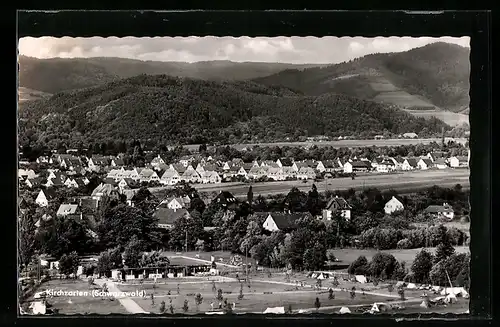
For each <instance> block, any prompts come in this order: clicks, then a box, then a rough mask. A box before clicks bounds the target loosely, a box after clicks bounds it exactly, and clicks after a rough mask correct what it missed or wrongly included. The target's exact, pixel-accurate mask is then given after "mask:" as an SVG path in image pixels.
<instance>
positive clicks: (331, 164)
mask: <svg viewBox="0 0 500 327" xmlns="http://www.w3.org/2000/svg"><path fill="white" fill-rule="evenodd" d="M322 163H323V166H324V167H325V168H336V167H338V163H337V162H335V161H334V160H323V161H322Z"/></svg>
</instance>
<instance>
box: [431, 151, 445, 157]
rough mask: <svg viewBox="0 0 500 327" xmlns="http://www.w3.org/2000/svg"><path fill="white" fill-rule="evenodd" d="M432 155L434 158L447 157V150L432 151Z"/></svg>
mask: <svg viewBox="0 0 500 327" xmlns="http://www.w3.org/2000/svg"><path fill="white" fill-rule="evenodd" d="M431 156H432V158H434V159H438V158H444V157H446V152H443V151H435V152H431Z"/></svg>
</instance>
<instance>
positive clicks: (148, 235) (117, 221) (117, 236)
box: [98, 204, 160, 248]
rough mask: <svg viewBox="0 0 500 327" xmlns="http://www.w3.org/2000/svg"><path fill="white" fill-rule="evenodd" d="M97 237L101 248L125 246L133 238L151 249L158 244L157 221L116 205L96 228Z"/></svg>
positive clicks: (136, 211)
mask: <svg viewBox="0 0 500 327" xmlns="http://www.w3.org/2000/svg"><path fill="white" fill-rule="evenodd" d="M98 235H99V239H100V241H101V245H102V246H103V248H110V247H115V246H125V245H126V244H127V243H128V242H129V241H130V240H131V238H132V237H133V236H135V237H136V238H137V239H138V240H139V241H140V242H142V243H143V245H144V247H145V248H152V247H155V246H156V245H159V243H160V235H159V232H158V225H157V219H155V218H153V217H152V216H150V215H147V214H145V213H144V212H143V211H142V210H141V209H138V208H133V207H130V206H127V205H122V204H121V205H118V206H116V207H114V208H111V209H110V210H108V211H107V212H106V213H105V214H104V217H103V220H102V221H100V223H99V226H98Z"/></svg>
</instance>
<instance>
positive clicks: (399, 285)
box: [396, 282, 406, 288]
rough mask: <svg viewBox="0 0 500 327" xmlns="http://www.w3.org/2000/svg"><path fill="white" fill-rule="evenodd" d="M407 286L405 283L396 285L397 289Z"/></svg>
mask: <svg viewBox="0 0 500 327" xmlns="http://www.w3.org/2000/svg"><path fill="white" fill-rule="evenodd" d="M405 285H406V283H405V282H397V283H396V287H397V288H399V287H404V286H405Z"/></svg>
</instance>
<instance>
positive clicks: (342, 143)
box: [184, 137, 467, 150]
mask: <svg viewBox="0 0 500 327" xmlns="http://www.w3.org/2000/svg"><path fill="white" fill-rule="evenodd" d="M452 140H453V141H455V142H457V143H462V144H465V143H466V142H467V139H465V138H457V139H454V138H450V137H446V138H445V142H448V141H452ZM431 142H437V143H440V142H441V139H440V138H429V139H386V140H337V141H322V142H319V141H310V142H275V143H249V144H228V145H229V146H230V147H233V148H235V149H238V150H241V149H243V148H251V147H254V146H256V145H258V146H260V147H269V146H280V147H282V146H290V147H297V146H300V147H309V146H312V145H317V146H318V147H325V146H332V147H334V148H343V147H348V148H355V147H368V146H378V147H382V146H398V145H410V144H429V143H431ZM199 146H200V145H199V144H190V145H184V147H185V148H187V149H193V150H198V148H199ZM208 148H213V146H209V147H208Z"/></svg>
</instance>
